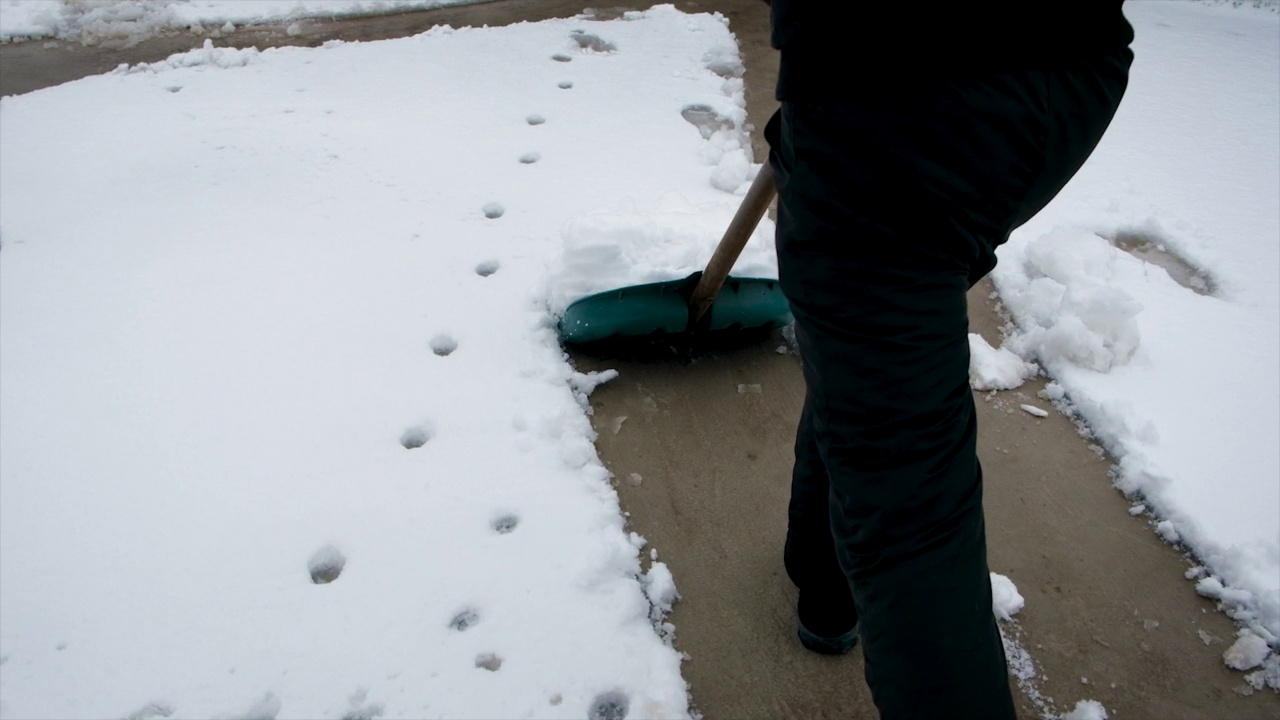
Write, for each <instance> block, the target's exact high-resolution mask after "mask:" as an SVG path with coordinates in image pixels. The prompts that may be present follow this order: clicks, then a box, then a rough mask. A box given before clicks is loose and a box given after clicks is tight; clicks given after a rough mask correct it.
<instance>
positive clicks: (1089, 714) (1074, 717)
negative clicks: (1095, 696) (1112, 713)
mask: <svg viewBox="0 0 1280 720" xmlns="http://www.w3.org/2000/svg"><path fill="white" fill-rule="evenodd" d="M1108 717H1109V716H1108V715H1107V709H1106V708H1104V707H1103V706H1102V703H1100V702H1098V701H1097V700H1081V701H1080V702H1078V703H1076V707H1075V709H1074V710H1072V711H1071V712H1069V713H1067V714H1066V715H1063V716H1062V720H1107V718H1108Z"/></svg>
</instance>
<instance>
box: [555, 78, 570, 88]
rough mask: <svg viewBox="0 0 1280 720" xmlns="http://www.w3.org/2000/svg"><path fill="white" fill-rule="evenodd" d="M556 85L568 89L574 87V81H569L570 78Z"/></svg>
mask: <svg viewBox="0 0 1280 720" xmlns="http://www.w3.org/2000/svg"><path fill="white" fill-rule="evenodd" d="M556 87H558V88H560V89H561V90H568V89H569V88H571V87H573V83H571V82H569V81H568V80H565V81H564V82H562V83H560V84H559V85H557V86H556Z"/></svg>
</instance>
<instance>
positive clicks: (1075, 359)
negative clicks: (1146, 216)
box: [1004, 229, 1143, 372]
mask: <svg viewBox="0 0 1280 720" xmlns="http://www.w3.org/2000/svg"><path fill="white" fill-rule="evenodd" d="M1119 254H1123V251H1121V250H1117V249H1116V248H1115V247H1113V246H1112V245H1111V243H1108V242H1107V241H1106V240H1103V239H1102V238H1100V237H1098V236H1097V235H1094V234H1093V233H1089V232H1084V231H1080V230H1061V229H1060V230H1055V231H1053V232H1051V233H1049V234H1047V235H1044V236H1043V237H1041V238H1039V239H1037V240H1033V241H1031V242H1030V243H1028V244H1027V251H1026V268H1025V270H1026V274H1027V276H1028V277H1030V278H1033V279H1032V280H1031V281H1030V282H1029V283H1027V285H1026V287H1025V288H1023V289H1022V290H1021V291H1020V292H1017V293H1011V294H1010V295H1008V296H1005V297H1004V300H1005V303H1006V304H1007V305H1009V306H1010V307H1011V308H1013V309H1014V311H1015V313H1016V314H1017V315H1019V316H1020V317H1022V318H1025V320H1026V323H1025V327H1024V330H1025V332H1024V333H1023V334H1020V335H1018V336H1015V337H1014V338H1012V339H1011V340H1010V345H1012V346H1013V349H1014V350H1015V351H1017V352H1019V353H1020V354H1023V355H1035V356H1037V357H1039V358H1040V360H1041V361H1042V362H1044V363H1045V364H1046V365H1050V366H1052V365H1053V364H1054V363H1059V362H1061V363H1070V364H1072V365H1077V366H1079V367H1083V368H1088V369H1090V370H1096V371H1098V372H1108V371H1110V370H1111V369H1112V368H1114V367H1118V366H1120V365H1124V364H1125V363H1127V362H1129V360H1130V359H1132V358H1133V355H1134V353H1135V352H1137V349H1138V345H1139V342H1140V341H1141V335H1140V333H1139V332H1138V323H1137V320H1136V318H1137V315H1138V313H1140V312H1142V309H1143V308H1142V305H1141V304H1140V303H1138V302H1137V301H1136V300H1134V299H1133V297H1132V296H1130V295H1129V294H1128V293H1127V292H1125V291H1124V290H1123V289H1121V288H1120V287H1118V286H1115V285H1112V284H1110V282H1111V277H1112V274H1113V266H1114V265H1115V263H1116V257H1117V255H1119Z"/></svg>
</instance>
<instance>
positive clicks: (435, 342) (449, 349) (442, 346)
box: [430, 263, 498, 357]
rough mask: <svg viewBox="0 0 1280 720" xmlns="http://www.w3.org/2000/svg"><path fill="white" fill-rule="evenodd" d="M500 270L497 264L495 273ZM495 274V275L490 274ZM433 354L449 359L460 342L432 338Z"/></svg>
mask: <svg viewBox="0 0 1280 720" xmlns="http://www.w3.org/2000/svg"><path fill="white" fill-rule="evenodd" d="M497 269H498V268H497V266H496V263H495V267H494V271H496V270H497ZM476 272H480V268H479V267H476ZM490 274H493V273H490ZM430 344H431V352H433V353H435V354H436V355H439V356H440V357H448V356H449V355H450V354H452V353H453V351H454V350H457V349H458V341H457V340H454V339H453V338H452V337H451V336H449V335H444V334H440V335H437V336H435V337H433V338H431V343H430Z"/></svg>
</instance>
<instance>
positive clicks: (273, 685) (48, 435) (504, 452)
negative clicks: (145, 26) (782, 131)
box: [0, 6, 767, 718]
mask: <svg viewBox="0 0 1280 720" xmlns="http://www.w3.org/2000/svg"><path fill="white" fill-rule="evenodd" d="M627 18H628V20H626V21H616V22H609V23H598V22H590V21H587V20H584V19H575V20H559V21H550V22H542V23H536V24H521V25H516V26H511V27H504V28H496V29H484V30H479V29H459V30H451V29H448V28H437V29H435V30H433V31H431V32H429V33H426V34H424V35H420V36H417V37H412V38H406V39H401V40H392V41H384V42H376V43H365V44H343V43H331V44H329V45H327V46H325V47H323V48H316V49H305V48H281V49H273V50H267V51H263V52H257V51H253V50H244V51H237V50H226V49H219V48H215V47H211V46H210V47H206V48H204V49H199V50H195V51H192V52H191V53H186V54H183V55H180V56H176V57H174V58H170V60H169V61H167V62H162V63H156V64H152V65H148V66H145V67H139V68H131V69H127V70H120V71H118V72H115V73H112V74H108V75H104V76H97V77H90V78H86V79H83V80H79V81H76V82H72V83H67V84H65V85H61V86H58V87H55V88H50V89H46V90H41V91H37V92H33V93H29V94H26V95H20V96H12V97H6V98H4V99H3V100H0V118H2V121H0V159H2V162H0V185H2V186H3V188H4V191H3V193H0V368H2V369H3V372H2V373H0V396H2V397H3V402H2V403H0V576H2V577H3V578H4V581H3V583H0V663H3V671H2V672H0V716H2V717H6V718H10V717H11V718H27V717H59V718H100V717H124V716H135V717H146V716H169V715H172V716H173V717H175V718H209V717H241V716H243V717H248V716H253V717H272V718H277V717H278V718H290V717H296V718H320V717H334V718H336V717H341V716H344V715H345V716H348V717H373V716H380V717H384V718H409V717H412V718H423V717H448V718H466V717H486V718H492V717H522V716H524V717H528V716H533V717H548V718H550V717H565V718H582V717H586V716H591V715H592V713H594V714H595V715H599V716H601V717H609V716H612V715H611V713H612V712H613V711H615V710H618V709H620V708H622V707H624V706H625V707H626V708H627V709H628V713H629V716H631V717H645V718H650V717H654V718H657V717H687V716H688V707H687V697H686V684H685V682H684V680H683V679H682V678H681V674H680V657H679V655H678V654H677V653H676V652H675V650H673V649H672V648H671V647H670V646H669V644H667V643H666V642H664V640H663V638H662V637H661V636H660V635H659V632H658V630H657V629H656V628H655V617H654V615H653V610H654V608H653V605H652V604H651V602H650V599H649V598H647V597H646V589H647V591H648V593H649V597H650V598H652V600H653V603H657V604H659V605H662V606H664V607H665V606H668V605H669V604H670V603H671V602H673V601H674V599H675V586H674V584H673V582H672V580H671V578H670V573H669V571H668V570H667V569H666V567H665V565H662V564H660V563H655V564H654V565H653V567H652V569H651V570H650V571H649V573H648V575H647V576H644V578H643V579H644V585H643V586H642V576H641V565H640V562H639V552H640V544H642V542H643V541H642V540H641V539H639V538H638V537H635V536H629V535H628V533H627V532H626V530H625V527H624V519H623V517H622V515H621V513H620V511H619V507H618V502H617V496H616V494H615V492H614V490H613V489H612V487H611V486H610V483H609V477H608V472H607V471H606V470H605V468H604V467H603V465H602V464H601V463H600V461H599V459H598V457H597V455H596V452H595V449H594V446H593V444H592V441H593V438H594V435H593V432H592V429H591V425H590V423H589V421H588V417H587V410H588V405H587V404H586V395H587V393H589V392H590V391H591V389H592V388H594V387H595V386H596V385H597V384H599V383H600V382H605V381H607V380H609V379H610V378H611V377H613V376H614V375H616V373H611V372H610V373H595V374H582V373H576V372H574V371H573V369H572V368H571V367H570V365H569V364H568V362H567V359H566V356H565V355H564V354H563V352H562V351H561V349H560V347H559V345H558V342H557V338H556V334H555V330H554V316H553V314H552V313H551V312H550V310H549V307H548V303H549V301H550V299H551V296H552V295H555V294H556V293H560V292H562V289H561V288H558V287H555V286H554V285H553V284H552V283H549V282H548V280H547V278H548V276H549V275H550V274H551V273H552V269H553V268H555V267H561V266H563V265H564V263H563V262H562V261H561V259H560V255H561V253H562V252H563V251H564V247H565V245H566V244H568V245H569V246H570V247H571V249H572V248H573V247H575V243H576V242H578V241H580V240H582V237H583V236H582V235H580V234H579V230H578V229H579V228H582V227H584V225H589V226H590V227H592V228H594V229H596V230H599V231H600V232H601V233H603V234H604V235H606V236H607V237H609V238H612V239H613V241H615V242H634V243H636V244H641V245H643V244H644V243H646V242H650V241H653V240H654V239H655V238H658V239H661V238H676V237H678V238H679V239H680V241H681V242H683V243H686V244H688V245H690V246H696V247H694V248H692V249H687V252H685V253H684V254H682V255H679V256H678V257H673V256H672V254H670V253H668V252H667V250H668V249H667V248H664V247H662V244H661V243H660V242H659V243H656V245H655V249H653V255H652V256H651V255H649V254H647V252H646V251H644V250H637V249H636V248H634V247H632V248H627V249H625V250H624V251H623V252H626V253H630V254H631V255H632V256H634V257H636V259H637V261H638V262H640V263H642V264H643V263H647V267H648V269H647V270H645V272H646V273H649V274H650V276H652V277H661V276H663V275H664V274H667V275H671V276H674V277H679V276H683V275H685V274H688V273H689V272H692V271H693V270H694V269H695V266H696V264H697V263H699V262H701V260H702V258H704V257H705V256H707V255H708V254H709V253H710V250H711V248H712V247H713V246H714V244H715V243H716V241H718V239H719V232H718V230H717V232H714V233H712V232H711V231H710V228H713V227H714V228H721V227H723V224H724V223H727V219H728V217H729V216H730V215H731V214H732V212H733V210H734V209H735V208H736V207H737V204H738V202H739V200H740V198H739V197H738V196H736V195H734V194H731V193H727V192H725V191H724V190H721V189H718V188H717V187H716V186H714V185H713V180H712V175H713V174H715V173H717V172H720V171H722V170H723V167H722V166H721V164H720V160H721V159H722V157H723V156H724V155H725V154H727V153H726V150H725V148H726V147H728V146H729V145H730V144H731V143H729V142H728V140H726V139H725V137H724V136H723V135H722V137H721V138H720V139H719V140H716V141H713V140H712V139H711V138H710V137H709V136H707V135H704V133H702V132H700V130H699V128H697V127H695V126H694V125H693V124H691V123H690V122H688V121H686V120H685V119H684V118H683V117H682V116H681V113H682V110H683V109H684V108H685V107H686V106H690V105H704V106H708V107H711V108H714V109H716V112H717V113H718V114H719V115H720V116H722V117H726V118H738V119H740V118H741V117H742V113H743V110H742V104H743V99H742V85H741V81H740V80H738V79H733V78H730V79H725V78H723V77H721V76H719V75H717V74H715V72H713V71H712V70H713V69H714V68H712V69H709V68H708V66H709V65H716V64H717V63H720V64H723V63H724V62H725V57H726V56H727V53H728V52H729V51H728V50H726V48H732V47H734V46H735V40H734V38H733V36H732V35H731V33H730V32H729V31H728V29H727V27H726V22H725V21H724V20H723V18H720V17H713V16H709V15H684V14H681V13H679V12H677V11H676V10H674V9H673V8H672V7H670V6H659V7H656V8H653V9H651V10H649V11H646V12H644V13H630V14H628V16H627ZM579 30H582V31H586V32H589V33H594V34H596V35H598V36H599V37H601V38H602V39H604V40H607V41H609V42H611V43H613V44H614V45H615V46H616V51H614V52H608V53H602V52H594V51H589V50H587V49H584V48H583V47H582V44H581V43H579V42H577V41H575V40H574V39H573V37H572V36H571V33H573V32H575V31H579ZM495 48H501V52H495ZM553 55H562V56H563V57H565V58H567V60H568V61H567V62H564V61H556V60H553V59H552V56H553ZM565 82H572V84H573V85H572V88H571V89H561V87H559V86H560V84H562V83H565ZM532 115H538V116H541V120H542V122H541V123H538V124H531V123H530V122H529V117H530V116H532ZM738 126H739V127H741V125H738ZM716 143H719V145H716ZM709 146H713V147H709ZM742 147H746V145H745V144H742ZM531 152H536V153H538V154H540V159H538V161H537V162H533V163H522V162H520V161H519V158H521V157H522V156H524V155H527V154H528V153H531ZM734 162H735V163H736V160H735V161H734ZM750 171H751V168H748V169H747V171H744V175H743V177H742V178H741V181H745V179H746V175H749V173H750ZM720 174H721V175H723V174H724V173H723V172H720ZM721 179H723V178H721ZM717 184H718V185H725V183H723V182H717ZM490 203H497V204H499V205H501V206H502V208H503V209H504V212H503V214H502V215H501V217H498V218H496V219H489V218H486V216H485V213H484V212H483V208H484V207H485V206H486V205H487V204H490ZM646 213H648V214H649V215H648V216H647V217H646ZM562 231H563V232H562ZM659 256H660V257H659ZM766 269H767V268H766ZM557 297H558V295H557ZM334 572H339V574H338V576H337V578H336V580H333V582H331V583H328V584H313V581H312V574H313V573H315V574H317V575H318V576H319V577H321V578H323V577H324V576H326V575H330V576H331V575H332V574H333V573H334ZM658 615H660V613H658Z"/></svg>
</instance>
